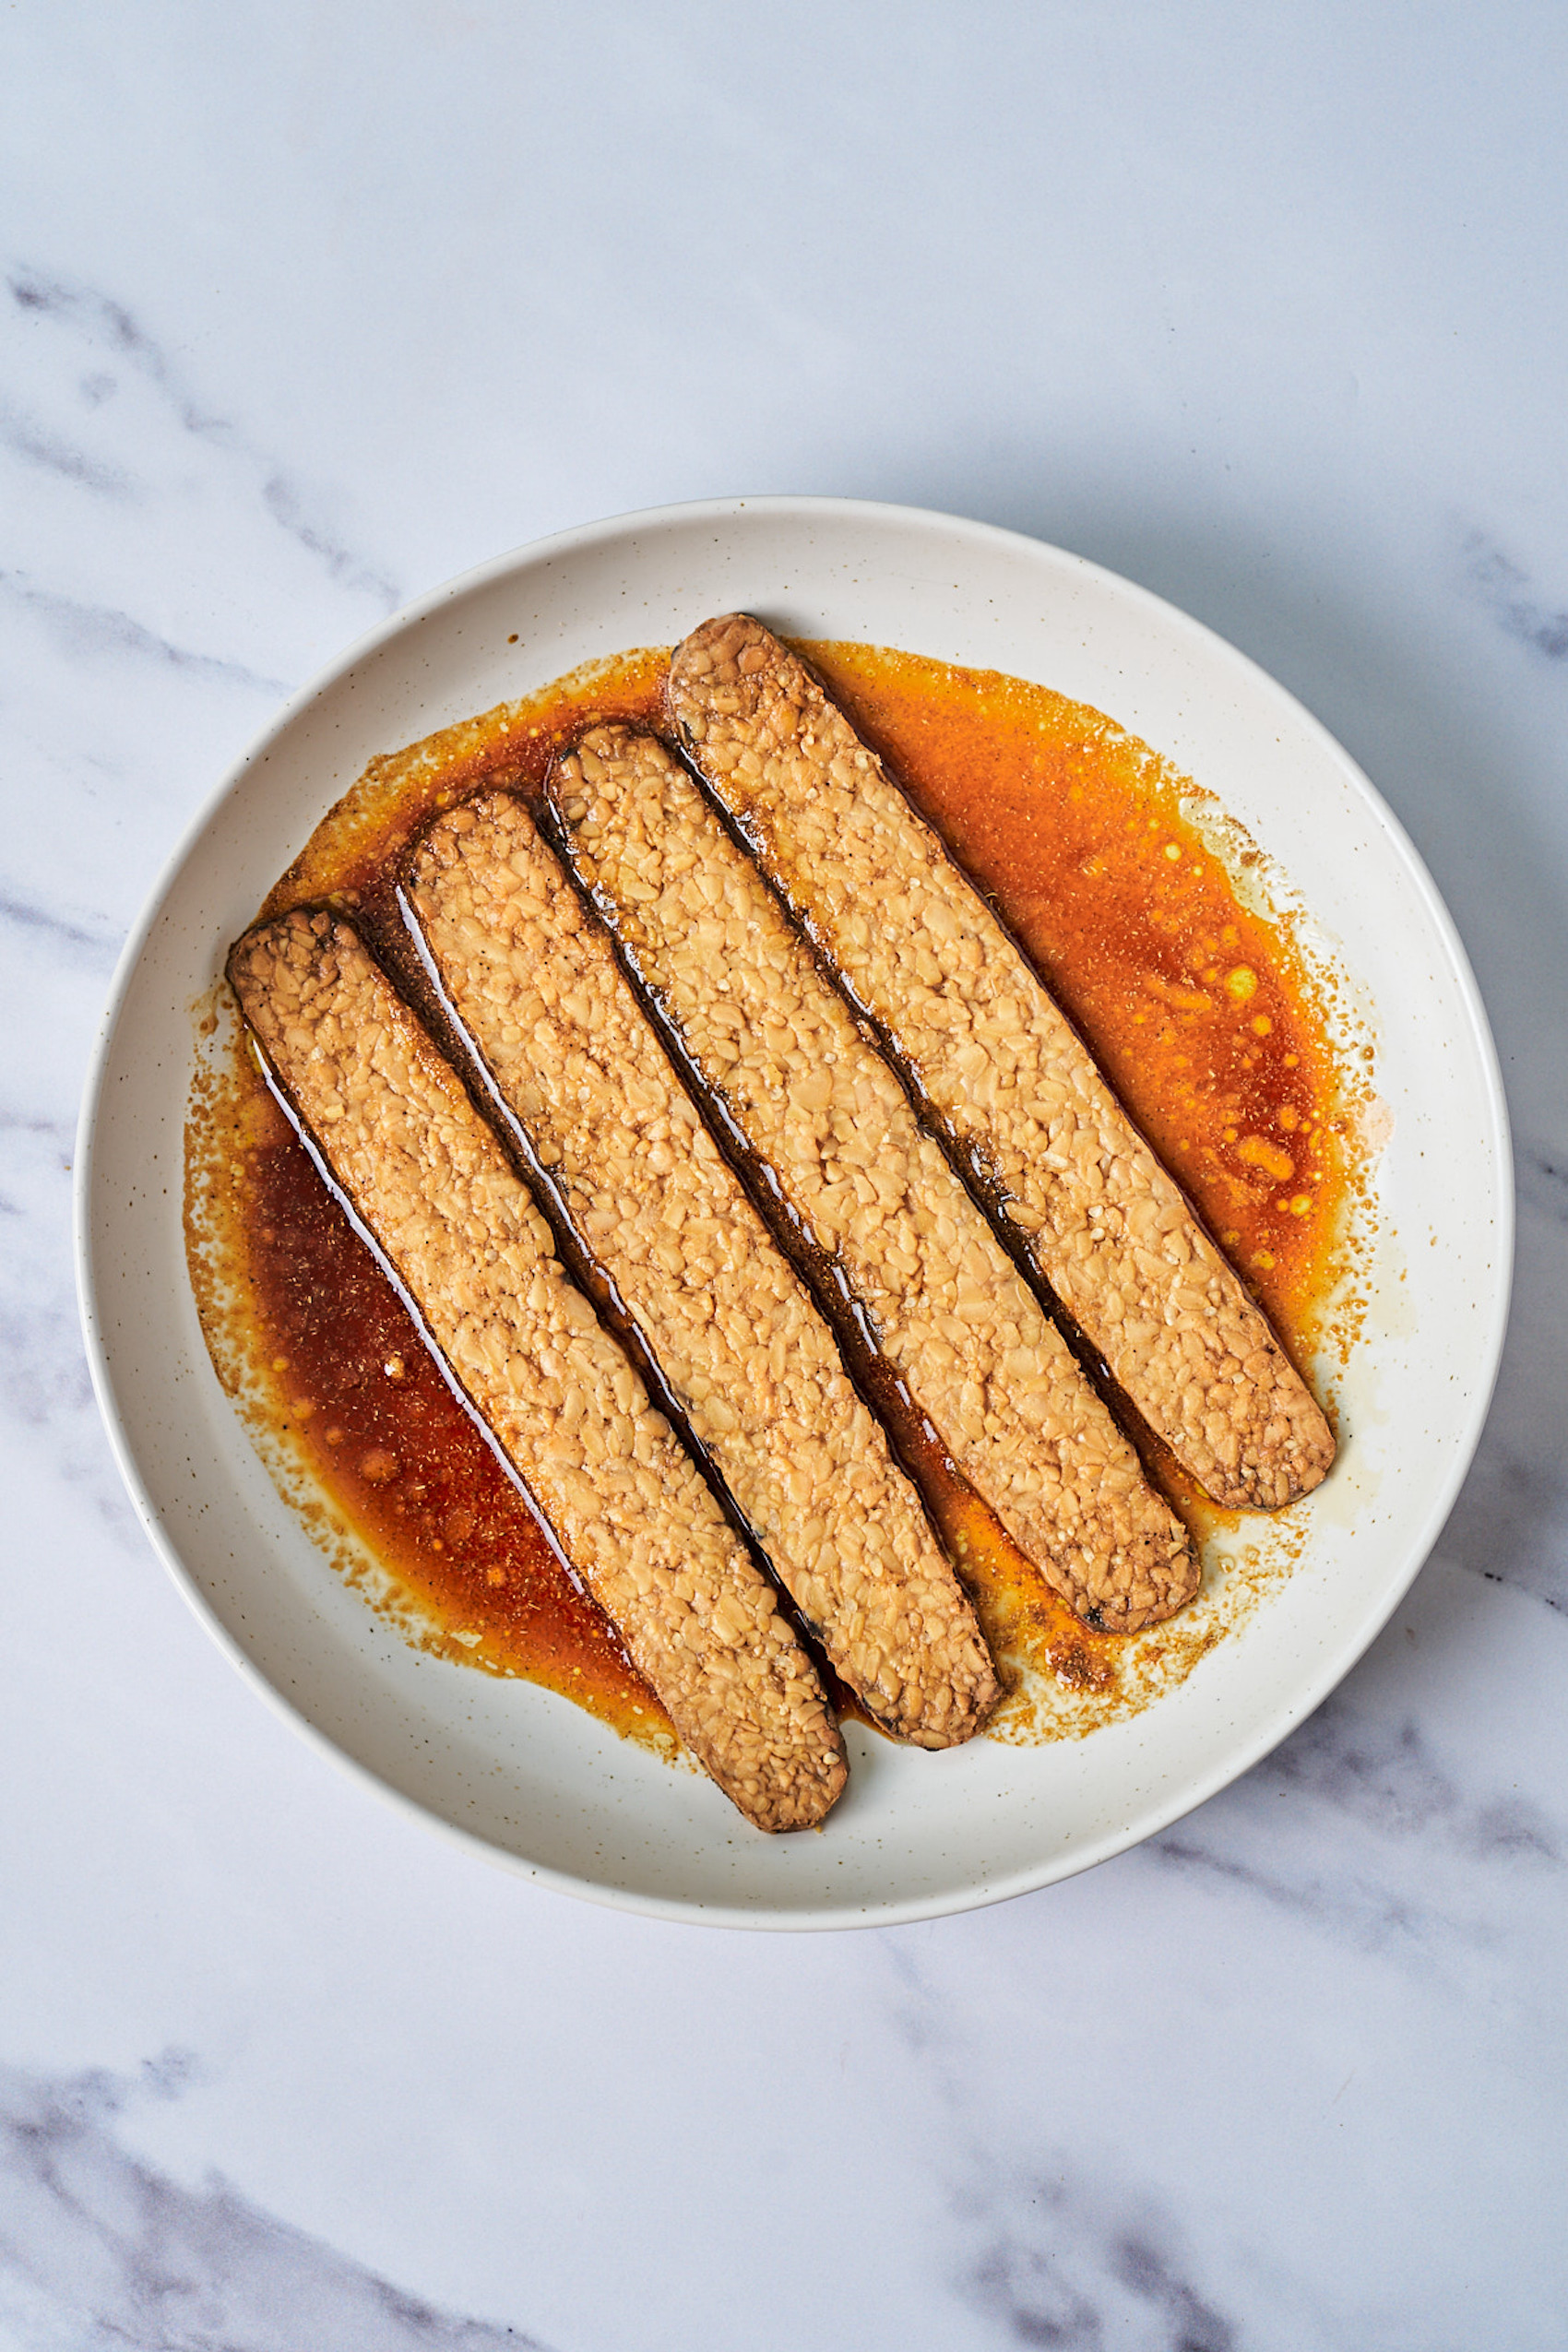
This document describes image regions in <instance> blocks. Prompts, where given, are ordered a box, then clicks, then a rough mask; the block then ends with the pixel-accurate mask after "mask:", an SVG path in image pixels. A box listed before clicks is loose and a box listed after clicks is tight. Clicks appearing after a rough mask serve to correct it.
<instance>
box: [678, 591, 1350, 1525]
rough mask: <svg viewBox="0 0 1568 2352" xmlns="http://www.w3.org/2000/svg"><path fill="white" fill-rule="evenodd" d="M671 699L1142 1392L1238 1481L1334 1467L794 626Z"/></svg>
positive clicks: (727, 803) (1239, 1491)
mask: <svg viewBox="0 0 1568 2352" xmlns="http://www.w3.org/2000/svg"><path fill="white" fill-rule="evenodd" d="M670 705H671V712H672V714H673V717H674V719H675V722H676V724H677V726H678V727H679V729H680V731H681V735H682V738H683V741H684V742H685V743H686V744H687V745H688V746H689V748H690V751H691V753H692V756H693V758H694V759H695V762H696V764H697V766H699V767H700V769H701V771H702V773H703V775H704V776H705V777H706V778H707V781H708V783H709V785H710V786H711V788H712V790H714V792H715V793H716V795H717V796H718V798H719V801H720V802H722V804H723V806H724V807H725V808H726V809H727V810H728V811H729V813H730V814H731V816H732V817H733V818H734V820H735V822H736V823H737V825H738V826H740V828H741V830H742V833H743V834H744V836H745V837H746V840H747V841H748V843H749V844H750V845H751V847H752V849H753V850H754V854H755V855H756V857H757V858H758V860H759V861H760V862H761V864H762V867H763V869H764V871H765V872H766V873H767V875H768V876H769V878H770V879H771V880H772V882H773V883H774V885H775V886H776V887H777V888H778V890H779V891H780V893H781V894H782V895H783V897H784V898H785V900H786V901H787V903H788V904H789V906H790V909H791V910H792V911H793V912H794V914H795V916H796V917H797V919H798V920H799V921H801V922H802V924H803V925H804V926H805V928H806V929H807V931H808V932H810V933H811V935H812V937H813V938H814V940H816V941H817V943H818V944H819V945H820V946H821V948H822V950H823V952H824V954H825V955H826V956H827V957H829V958H830V960H831V962H832V963H833V965H834V967H835V968H836V969H837V971H838V972H839V973H840V974H841V976H842V978H843V980H844V983H845V986H846V987H847V989H848V990H849V993H850V995H851V996H852V998H853V999H854V1001H855V1002H856V1003H857V1004H859V1005H860V1006H861V1007H862V1009H863V1010H864V1011H865V1012H866V1013H867V1014H868V1016H870V1017H871V1019H872V1020H873V1022H874V1024H875V1026H876V1028H877V1029H878V1030H879V1032H880V1033H881V1035H882V1036H883V1037H884V1038H885V1039H886V1041H887V1044H888V1046H889V1048H890V1050H891V1051H893V1052H894V1054H895V1055H896V1056H897V1058H898V1059H899V1061H900V1062H901V1063H902V1064H903V1065H904V1067H905V1068H906V1069H907V1070H908V1072H909V1075H910V1077H911V1080H912V1081H913V1083H914V1085H915V1087H916V1088H917V1090H918V1092H919V1093H920V1095H921V1098H922V1099H923V1100H924V1101H925V1103H926V1104H927V1105H928V1106H929V1108H930V1111H931V1112H932V1115H933V1116H934V1117H935V1118H936V1119H937V1120H938V1121H939V1122H940V1123H941V1124H942V1126H943V1127H944V1131H945V1133H946V1134H947V1135H948V1137H949V1139H950V1141H951V1142H952V1144H953V1146H954V1147H955V1149H956V1150H957V1151H958V1152H959V1153H960V1154H961V1155H962V1156H963V1158H964V1160H965V1164H966V1165H967V1166H968V1167H969V1168H971V1169H972V1170H973V1171H974V1173H975V1176H976V1179H977V1182H978V1183H979V1184H980V1187H981V1189H982V1191H983V1193H984V1194H985V1196H986V1198H987V1200H988V1202H989V1203H990V1205H991V1206H992V1208H993V1210H994V1211H995V1212H996V1213H997V1214H998V1215H1000V1216H1001V1217H1002V1218H1004V1219H1005V1220H1006V1221H1007V1223H1008V1224H1009V1225H1010V1226H1011V1228H1012V1229H1013V1230H1014V1231H1015V1232H1016V1234H1017V1235H1019V1236H1020V1237H1021V1240H1022V1241H1023V1243H1024V1246H1025V1247H1026V1248H1027V1249H1028V1253H1029V1254H1030V1256H1031V1258H1032V1259H1033V1262H1034V1264H1035V1265H1037V1266H1038V1268H1039V1272H1040V1274H1041V1275H1042V1277H1044V1279H1045V1280H1046V1281H1047V1282H1048V1283H1049V1284H1050V1285H1051V1289H1053V1290H1054V1291H1055V1293H1056V1296H1057V1297H1058V1298H1059V1299H1060V1300H1061V1301H1062V1303H1063V1306H1064V1307H1065V1308H1066V1310H1067V1312H1068V1313H1069V1314H1070V1315H1071V1316H1072V1317H1073V1318H1074V1320H1075V1323H1076V1324H1077V1325H1078V1328H1079V1329H1080V1330H1081V1331H1082V1332H1083V1333H1084V1334H1085V1336H1087V1338H1088V1340H1089V1341H1090V1343H1091V1344H1092V1345H1093V1346H1094V1347H1095V1348H1097V1349H1099V1352H1100V1354H1101V1355H1103V1357H1104V1358H1105V1360H1106V1362H1107V1363H1108V1364H1109V1365H1110V1367H1111V1372H1112V1374H1113V1375H1114V1377H1115V1379H1116V1381H1117V1383H1118V1384H1119V1385H1120V1386H1121V1387H1122V1389H1123V1391H1124V1393H1125V1394H1126V1395H1127V1396H1129V1397H1130V1398H1131V1399H1132V1402H1133V1403H1134V1406H1135V1407H1136V1408H1137V1409H1138V1411H1139V1412H1140V1413H1141V1414H1142V1415H1143V1416H1144V1419H1145V1420H1146V1421H1147V1422H1148V1424H1149V1426H1150V1428H1151V1429H1153V1430H1154V1431H1156V1432H1157V1433H1158V1435H1159V1436H1160V1437H1161V1438H1163V1439H1164V1441H1165V1443H1167V1444H1168V1445H1169V1446H1170V1448H1171V1450H1172V1452H1173V1453H1174V1454H1175V1455H1176V1456H1177V1458H1178V1459H1179V1460H1180V1461H1181V1462H1182V1463H1183V1464H1184V1465H1185V1467H1187V1469H1189V1470H1190V1471H1191V1472H1192V1474H1193V1476H1194V1478H1196V1479H1198V1480H1199V1482H1200V1483H1201V1484H1202V1485H1203V1486H1204V1487H1205V1488H1206V1491H1208V1493H1209V1494H1211V1495H1212V1496H1213V1497H1214V1499H1215V1500H1216V1501H1217V1502H1218V1503H1225V1504H1228V1505H1230V1506H1231V1507H1233V1508H1240V1509H1248V1508H1252V1509H1256V1508H1259V1507H1262V1508H1265V1509H1269V1508H1274V1507H1277V1506H1278V1505H1279V1504H1282V1503H1289V1502H1291V1501H1293V1500H1294V1499H1295V1498H1296V1497H1297V1496H1298V1495H1301V1494H1304V1493H1307V1492H1308V1491H1310V1490H1311V1489H1312V1488H1313V1487H1314V1486H1316V1485H1317V1483H1318V1481H1319V1479H1322V1477H1323V1476H1324V1472H1325V1471H1326V1470H1327V1468H1328V1467H1329V1465H1330V1463H1331V1462H1332V1460H1333V1458H1334V1441H1333V1439H1332V1437H1331V1436H1330V1434H1329V1430H1328V1424H1327V1422H1326V1421H1325V1420H1324V1417H1323V1414H1322V1413H1321V1412H1320V1410H1319V1409H1318V1407H1317V1405H1316V1404H1315V1402H1314V1401H1313V1397H1312V1396H1311V1395H1310V1393H1309V1392H1308V1390H1307V1388H1306V1386H1305V1384H1303V1382H1302V1381H1301V1378H1300V1376H1299V1374H1298V1373H1297V1372H1296V1371H1295V1369H1294V1367H1293V1366H1292V1365H1291V1364H1290V1362H1289V1360H1288V1358H1287V1357H1286V1355H1285V1353H1284V1351H1283V1349H1282V1348H1280V1346H1279V1344H1278V1342H1277V1340H1276V1338H1275V1337H1274V1335H1273V1333H1272V1332H1271V1331H1270V1329H1269V1327H1268V1324H1267V1322H1266V1320H1265V1317H1264V1315H1263V1314H1262V1313H1261V1312H1260V1311H1259V1309H1258V1308H1257V1307H1256V1306H1255V1305H1254V1303H1253V1301H1252V1300H1251V1299H1250V1298H1249V1297H1248V1295H1247V1293H1246V1291H1245V1289H1243V1288H1242V1285H1241V1281H1240V1279H1239V1278H1238V1277H1237V1275H1236V1274H1235V1272H1234V1270H1233V1268H1232V1267H1230V1266H1229V1265H1228V1264H1227V1263H1226V1261H1225V1260H1224V1258H1222V1257H1221V1256H1220V1254H1219V1253H1218V1250H1217V1249H1216V1248H1215V1246H1214V1244H1213V1242H1212V1241H1210V1240H1209V1238H1208V1236H1207V1234H1206V1232H1205V1231H1204V1230H1203V1228H1202V1226H1201V1225H1200V1224H1199V1222H1198V1219H1197V1218H1196V1216H1195V1214H1194V1211H1193V1209H1192V1207H1191V1206H1190V1204H1189V1203H1188V1202H1187V1200H1186V1198H1185V1197H1184V1195H1183V1194H1182V1192H1181V1190H1180V1188H1179V1187H1178V1186H1177V1185H1176V1183H1175V1182H1173V1181H1172V1179H1171V1178H1170V1176H1169V1175H1168V1174H1167V1173H1166V1171H1165V1170H1164V1169H1163V1168H1162V1167H1161V1166H1160V1164H1159V1162H1158V1160H1157V1159H1156V1158H1155V1157H1154V1155H1153V1153H1152V1152H1151V1151H1150V1150H1149V1148H1148V1146H1147V1145H1146V1143H1145V1142H1144V1140H1143V1138H1142V1137H1141V1136H1140V1135H1139V1134H1138V1133H1137V1131H1136V1130H1135V1128H1134V1126H1133V1125H1132V1123H1131V1122H1130V1121H1129V1120H1128V1119H1127V1117H1126V1114H1125V1113H1124V1112H1123V1110H1122V1108H1121V1106H1120V1104H1119V1103H1118V1102H1117V1100H1116V1099H1115V1097H1114V1095H1113V1094H1112V1093H1111V1089H1110V1087H1108V1086H1107V1085H1106V1083H1105V1081H1104V1079H1103V1078H1102V1077H1101V1075H1100V1074H1099V1070H1098V1069H1097V1068H1096V1067H1095V1064H1094V1063H1093V1061H1092V1059H1091V1058H1090V1056H1089V1054H1088V1052H1087V1050H1086V1049H1085V1047H1084V1045H1083V1044H1082V1043H1081V1041H1080V1040H1079V1039H1078V1038H1077V1037H1076V1036H1075V1033H1074V1031H1073V1029H1072V1028H1071V1027H1070V1025H1069V1024H1068V1022H1067V1021H1066V1020H1065V1018H1064V1017H1063V1015H1062V1013H1061V1012H1060V1010H1059V1009H1058V1007H1057V1006H1056V1004H1054V1003H1053V1002H1052V1000H1051V996H1050V995H1049V993H1048V992H1047V991H1046V990H1045V988H1044V987H1043V986H1042V984H1041V982H1040V981H1039V979H1038V977H1037V976H1036V974H1035V972H1034V971H1033V970H1032V969H1031V968H1030V966H1029V965H1028V962H1027V960H1026V959H1025V957H1024V956H1023V955H1022V954H1021V953H1020V951H1019V949H1018V947H1017V946H1016V944H1015V942H1014V941H1013V940H1012V939H1011V938H1010V937H1009V936H1008V934H1007V932H1005V931H1004V928H1003V926H1002V924H1001V923H1000V922H999V921H997V919H996V917H995V916H994V915H993V914H992V911H991V909H990V908H989V907H988V906H987V905H986V903H985V901H984V900H983V899H982V898H981V897H980V894H979V892H978V891H977V890H975V889H974V887H973V886H972V885H971V884H970V883H969V882H968V880H967V879H966V877H965V876H964V875H963V874H962V873H960V872H959V870H958V868H957V867H956V865H955V864H954V862H953V861H952V859H951V858H950V857H949V856H948V855H947V852H946V850H945V849H944V847H943V844H942V842H941V841H940V840H939V838H938V837H937V836H936V834H935V833H934V832H933V831H932V828H931V827H930V826H928V825H927V824H926V823H925V822H924V820H923V819H922V818H921V816H920V815H919V814H917V812H916V811H915V810H914V809H913V808H912V807H911V806H910V804H909V802H908V800H907V799H906V798H905V796H904V794H903V793H902V792H901V791H900V790H898V787H897V785H896V784H895V783H894V782H893V780H892V778H890V777H889V776H888V775H887V774H886V772H885V769H884V768H883V766H882V765H881V763H880V761H878V760H877V759H876V758H875V757H874V756H873V754H872V753H870V752H869V751H868V750H867V749H866V748H865V746H864V745H863V744H862V743H861V741H860V739H859V737H858V736H857V735H856V734H855V732H854V731H853V729H852V728H851V727H850V726H849V721H848V720H847V719H845V717H844V716H843V714H842V712H841V711H839V710H838V709H837V707H835V706H834V705H833V704H832V703H831V702H830V701H828V699H827V698H826V695H824V693H823V691H822V688H821V687H820V686H819V685H818V683H816V681H815V680H814V678H813V677H812V675H811V673H810V671H808V670H807V669H806V668H805V666H804V665H803V663H802V662H801V661H800V660H798V659H797V658H796V657H795V655H794V654H792V653H791V652H790V649H789V647H786V646H784V645H781V644H780V643H779V641H778V638H777V637H775V636H772V635H771V634H770V633H769V631H767V630H766V629H765V628H764V627H763V626H762V624H761V623H760V622H757V621H754V620H752V619H751V618H750V617H749V616H747V615H746V614H744V613H731V614H729V615H728V616H726V617H725V618H723V619H721V620H715V621H708V622H705V623H704V624H703V625H702V627H701V628H699V629H697V630H695V631H694V633H693V634H692V636H689V637H688V638H687V639H686V640H685V642H684V644H683V645H682V646H680V647H677V649H676V652H675V657H674V660H673V662H672V664H671V675H670Z"/></svg>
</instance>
